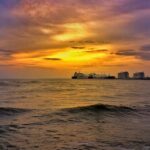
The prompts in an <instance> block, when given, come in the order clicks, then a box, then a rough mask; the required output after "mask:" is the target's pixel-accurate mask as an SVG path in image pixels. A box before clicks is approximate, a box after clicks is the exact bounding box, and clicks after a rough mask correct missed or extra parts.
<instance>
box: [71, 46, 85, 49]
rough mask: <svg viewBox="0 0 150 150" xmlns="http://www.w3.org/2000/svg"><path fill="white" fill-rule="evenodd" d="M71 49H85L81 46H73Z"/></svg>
mask: <svg viewBox="0 0 150 150" xmlns="http://www.w3.org/2000/svg"><path fill="white" fill-rule="evenodd" d="M71 48H73V49H84V48H85V47H83V46H73V47H71Z"/></svg>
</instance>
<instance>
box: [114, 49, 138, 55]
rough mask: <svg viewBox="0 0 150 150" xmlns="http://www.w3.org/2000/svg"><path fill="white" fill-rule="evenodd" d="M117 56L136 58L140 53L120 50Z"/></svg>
mask: <svg viewBox="0 0 150 150" xmlns="http://www.w3.org/2000/svg"><path fill="white" fill-rule="evenodd" d="M115 54H116V55H122V56H136V55H137V54H138V52H137V51H135V50H119V51H118V52H116V53H115Z"/></svg>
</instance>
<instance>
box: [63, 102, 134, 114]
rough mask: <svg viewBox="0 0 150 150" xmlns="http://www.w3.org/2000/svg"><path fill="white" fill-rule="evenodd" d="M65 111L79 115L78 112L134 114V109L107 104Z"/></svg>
mask: <svg viewBox="0 0 150 150" xmlns="http://www.w3.org/2000/svg"><path fill="white" fill-rule="evenodd" d="M65 110H66V111H68V112H70V113H80V112H118V113H119V112H120V113H121V112H124V113H127V112H134V111H136V109H134V108H131V107H127V106H115V105H107V104H96V105H90V106H83V107H75V108H67V109H65Z"/></svg>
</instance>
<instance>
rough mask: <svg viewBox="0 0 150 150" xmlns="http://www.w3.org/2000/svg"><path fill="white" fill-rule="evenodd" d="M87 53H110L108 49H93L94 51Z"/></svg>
mask: <svg viewBox="0 0 150 150" xmlns="http://www.w3.org/2000/svg"><path fill="white" fill-rule="evenodd" d="M85 52H87V53H105V52H108V50H107V49H92V50H86V51H85Z"/></svg>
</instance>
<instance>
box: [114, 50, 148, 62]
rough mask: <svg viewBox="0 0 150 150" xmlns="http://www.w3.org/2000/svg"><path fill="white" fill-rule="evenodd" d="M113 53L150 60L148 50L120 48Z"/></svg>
mask: <svg viewBox="0 0 150 150" xmlns="http://www.w3.org/2000/svg"><path fill="white" fill-rule="evenodd" d="M115 54H116V55H120V56H133V57H135V58H138V59H142V60H147V61H150V51H145V52H143V51H142V50H138V51H137V50H120V51H118V52H116V53H115Z"/></svg>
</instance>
